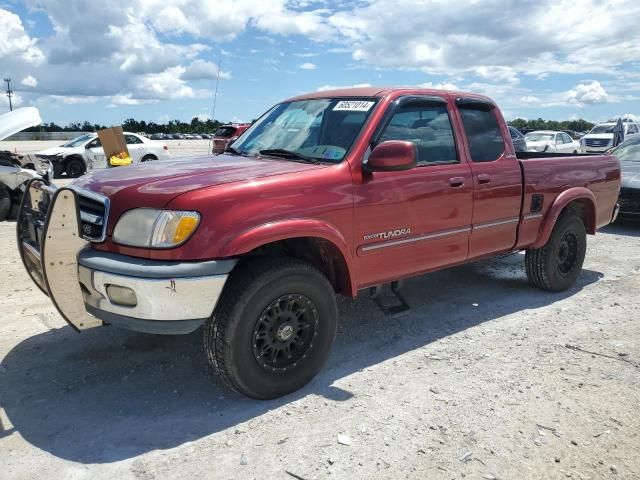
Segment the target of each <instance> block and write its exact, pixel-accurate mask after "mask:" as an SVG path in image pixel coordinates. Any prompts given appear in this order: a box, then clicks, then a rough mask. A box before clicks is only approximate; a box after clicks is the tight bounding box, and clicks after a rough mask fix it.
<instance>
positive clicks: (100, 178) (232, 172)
mask: <svg viewBox="0 0 640 480" xmlns="http://www.w3.org/2000/svg"><path fill="white" fill-rule="evenodd" d="M326 166H327V164H322V165H314V164H307V163H300V162H294V161H288V160H281V159H276V158H271V157H270V158H255V157H240V156H234V155H217V156H212V155H209V156H204V157H189V158H182V159H180V158H172V159H171V160H164V161H154V162H148V163H142V164H138V165H134V166H128V167H120V168H109V169H106V170H93V171H91V172H89V173H87V174H86V175H84V176H82V177H80V178H79V179H77V180H76V181H75V182H73V186H74V187H78V188H83V189H86V190H90V191H92V192H95V193H99V194H101V195H104V196H106V197H108V198H110V199H111V200H112V203H114V202H113V201H114V199H116V198H117V197H121V198H122V200H123V203H126V204H127V205H132V206H133V205H136V206H141V207H142V206H148V207H155V208H161V207H163V206H164V205H166V204H167V203H168V202H170V201H171V200H172V199H173V198H175V197H176V196H178V195H180V194H182V193H186V192H189V191H192V190H197V189H200V188H204V187H211V186H215V185H221V184H224V183H231V182H240V181H251V180H255V179H257V178H262V177H268V176H272V175H281V174H286V173H294V172H300V171H303V170H311V169H317V168H323V167H326Z"/></svg>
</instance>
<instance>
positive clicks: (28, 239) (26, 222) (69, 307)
mask: <svg viewBox="0 0 640 480" xmlns="http://www.w3.org/2000/svg"><path fill="white" fill-rule="evenodd" d="M17 235H18V248H19V250H20V254H21V257H22V260H23V263H24V265H25V268H26V270H27V272H28V273H29V275H30V276H31V278H32V279H33V281H34V282H35V284H36V285H37V286H38V287H39V288H40V289H41V290H42V292H43V293H44V294H45V295H47V296H49V297H50V298H51V301H52V302H53V304H54V305H55V307H56V308H57V310H58V311H59V312H60V314H61V315H62V317H63V318H64V319H65V320H66V321H67V322H68V323H69V324H70V325H71V326H72V327H74V328H75V329H76V330H85V329H87V328H92V327H96V326H100V325H103V324H104V323H109V324H113V325H116V326H120V327H123V328H128V329H130V330H136V331H142V332H150V333H165V334H178V333H189V332H191V331H193V330H195V329H196V328H198V327H199V326H200V325H201V324H202V323H203V322H204V321H205V320H206V319H207V318H209V317H210V316H211V314H212V313H213V310H214V308H215V306H216V304H217V302H218V298H219V296H220V294H221V292H222V289H223V287H224V284H225V282H226V280H227V277H228V274H229V272H230V271H231V270H232V269H233V267H234V266H235V264H236V260H234V259H227V260H221V261H213V260H212V261H202V262H176V261H155V260H148V259H141V258H135V257H129V256H124V255H117V254H112V253H103V252H98V251H96V250H94V249H92V248H91V247H90V246H89V242H87V241H86V240H84V239H83V238H82V233H81V228H80V215H79V213H78V198H77V194H76V192H75V191H74V190H73V189H70V188H61V189H55V188H52V187H50V186H48V185H46V184H44V182H42V181H39V180H38V181H32V182H31V183H30V184H29V186H28V189H27V192H26V194H25V195H24V199H23V203H22V205H21V208H20V213H19V216H18V222H17ZM110 286H113V287H119V288H120V289H125V290H127V289H128V290H127V291H129V292H133V294H132V298H135V302H129V303H128V304H126V305H125V304H122V303H118V301H117V299H114V298H110V294H109V293H108V291H107V289H108V288H110Z"/></svg>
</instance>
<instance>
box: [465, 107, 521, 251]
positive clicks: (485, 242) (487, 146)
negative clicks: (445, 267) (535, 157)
mask: <svg viewBox="0 0 640 480" xmlns="http://www.w3.org/2000/svg"><path fill="white" fill-rule="evenodd" d="M456 104H457V106H458V112H459V115H460V122H461V124H462V130H463V131H464V132H465V137H466V139H465V142H464V143H465V150H466V151H465V153H466V155H467V158H468V159H469V164H470V165H471V171H472V174H473V217H472V229H471V235H470V237H469V258H475V257H481V256H483V255H488V254H492V253H498V252H500V251H507V250H510V249H511V248H513V246H514V245H515V244H516V236H517V232H518V223H519V221H520V204H521V201H522V174H521V172H520V164H519V162H518V160H517V159H516V156H515V154H514V153H513V152H511V149H510V148H508V146H507V145H508V142H505V139H506V138H508V135H509V132H508V130H507V128H506V126H505V123H504V119H503V118H502V115H501V114H500V112H499V111H498V109H497V108H496V107H495V105H493V104H492V103H489V102H485V101H483V100H478V99H475V98H457V99H456Z"/></svg>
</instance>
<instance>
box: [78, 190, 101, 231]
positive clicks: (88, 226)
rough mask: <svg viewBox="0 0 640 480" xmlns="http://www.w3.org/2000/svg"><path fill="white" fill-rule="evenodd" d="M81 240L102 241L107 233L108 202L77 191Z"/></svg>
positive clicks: (99, 197) (89, 193)
mask: <svg viewBox="0 0 640 480" xmlns="http://www.w3.org/2000/svg"><path fill="white" fill-rule="evenodd" d="M77 194H78V209H79V210H80V227H81V228H82V238H84V239H85V240H89V241H90V242H102V241H104V238H105V235H106V231H107V215H108V200H107V199H106V198H104V197H101V196H99V195H96V194H93V193H91V192H85V191H77Z"/></svg>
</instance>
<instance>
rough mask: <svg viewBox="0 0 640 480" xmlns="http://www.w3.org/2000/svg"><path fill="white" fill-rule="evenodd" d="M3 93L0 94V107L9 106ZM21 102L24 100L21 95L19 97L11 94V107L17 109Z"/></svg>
mask: <svg viewBox="0 0 640 480" xmlns="http://www.w3.org/2000/svg"><path fill="white" fill-rule="evenodd" d="M3 93H4V92H2V93H0V105H3V106H9V97H7V96H6V95H4V94H3ZM23 101H24V100H23V98H22V95H20V94H19V93H16V92H13V94H12V95H11V105H13V106H14V107H17V106H19V105H22V103H23ZM3 113H4V112H3Z"/></svg>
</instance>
